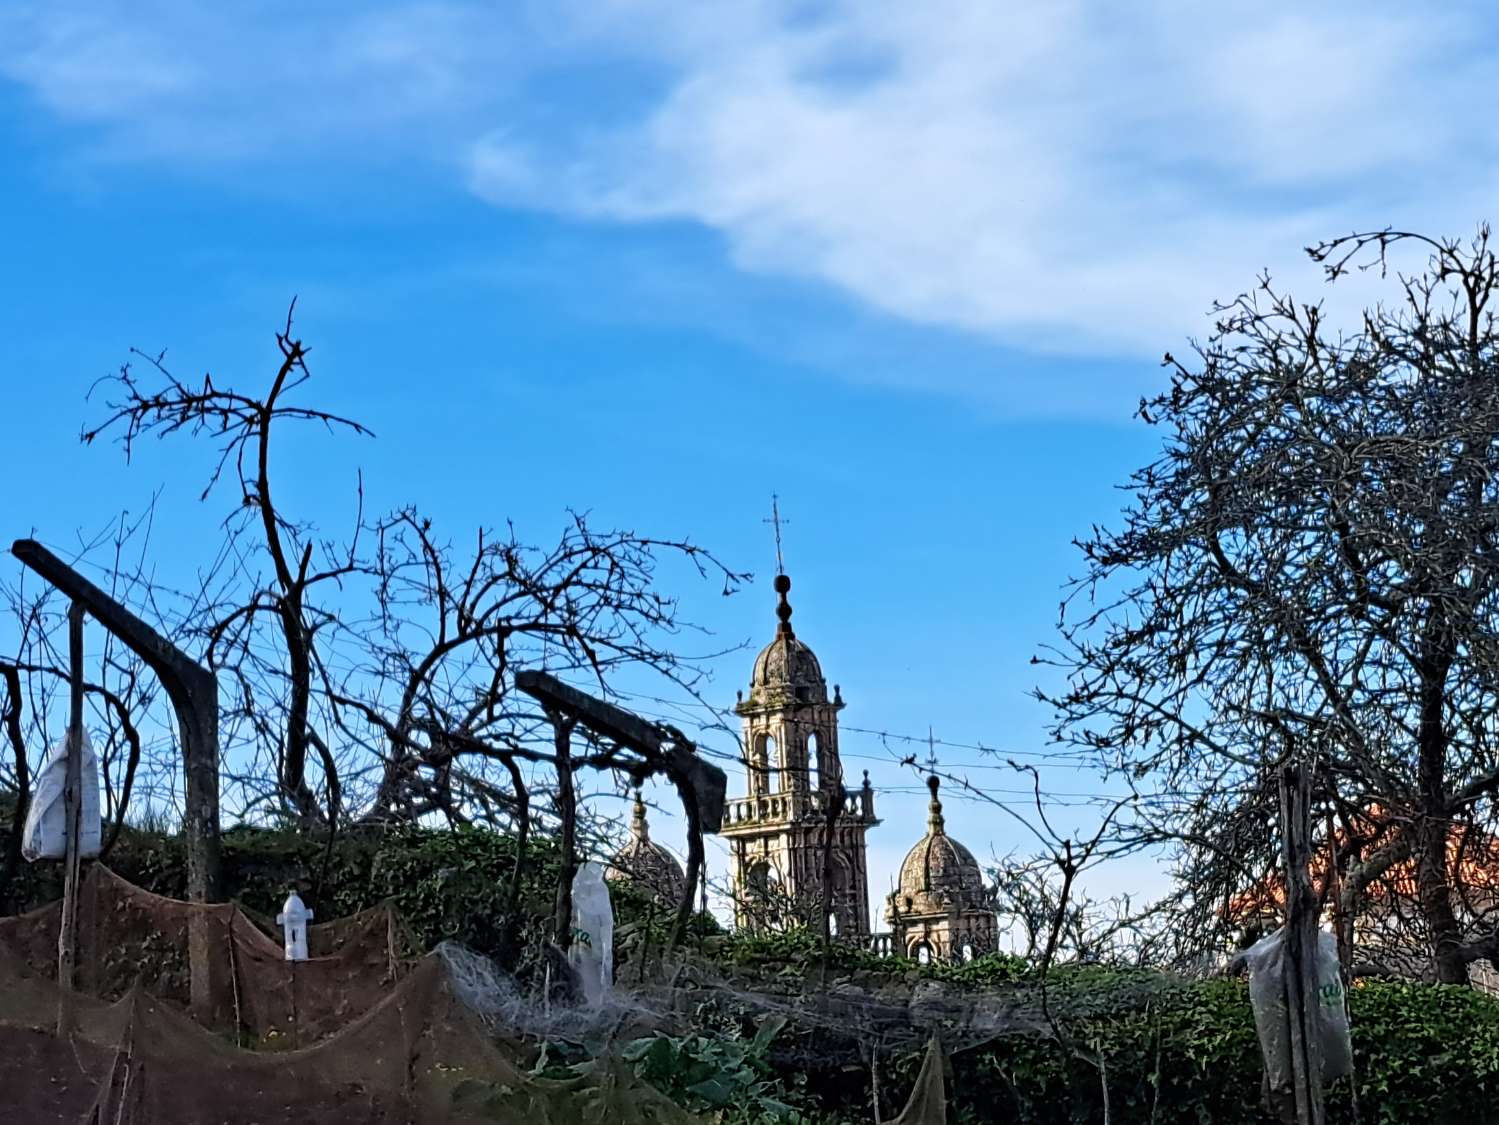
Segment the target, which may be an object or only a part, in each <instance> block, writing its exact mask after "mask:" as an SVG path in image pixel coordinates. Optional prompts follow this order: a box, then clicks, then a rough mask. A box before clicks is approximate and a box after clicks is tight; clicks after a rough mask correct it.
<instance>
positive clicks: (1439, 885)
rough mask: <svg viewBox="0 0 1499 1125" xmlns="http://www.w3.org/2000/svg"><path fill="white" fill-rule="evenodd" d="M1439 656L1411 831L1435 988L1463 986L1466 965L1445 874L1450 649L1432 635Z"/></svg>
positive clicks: (1429, 692) (1429, 671)
mask: <svg viewBox="0 0 1499 1125" xmlns="http://www.w3.org/2000/svg"><path fill="white" fill-rule="evenodd" d="M1436 644H1437V646H1438V651H1439V652H1443V654H1444V655H1442V656H1441V657H1440V658H1438V659H1436V660H1432V661H1428V662H1427V664H1426V667H1425V668H1424V669H1423V673H1424V674H1423V676H1422V685H1421V727H1420V733H1419V740H1420V742H1419V746H1418V753H1419V760H1418V762H1417V782H1418V785H1419V795H1418V800H1419V802H1420V807H1419V810H1418V812H1417V821H1416V826H1415V832H1416V848H1415V859H1416V892H1417V898H1418V900H1419V902H1420V909H1421V917H1422V919H1423V920H1424V921H1425V923H1426V928H1427V933H1428V934H1429V935H1430V939H1431V953H1432V966H1433V968H1434V969H1435V972H1436V979H1437V981H1438V983H1441V984H1467V983H1468V967H1467V965H1466V963H1465V962H1464V961H1463V958H1462V944H1463V942H1462V934H1461V932H1460V931H1459V928H1458V924H1457V918H1456V916H1455V915H1454V914H1453V910H1452V883H1451V878H1450V874H1449V872H1448V870H1447V834H1448V831H1449V828H1450V821H1449V820H1448V818H1447V791H1446V785H1445V783H1444V782H1445V775H1446V769H1447V729H1446V726H1445V724H1444V723H1443V709H1444V707H1445V705H1446V686H1447V673H1448V671H1449V670H1450V668H1451V666H1452V660H1451V657H1450V656H1448V655H1445V652H1446V650H1447V649H1448V648H1449V647H1450V646H1449V645H1448V644H1447V643H1446V640H1445V638H1444V637H1442V636H1441V635H1440V634H1439V635H1438V640H1437V642H1436Z"/></svg>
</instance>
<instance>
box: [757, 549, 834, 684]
mask: <svg viewBox="0 0 1499 1125" xmlns="http://www.w3.org/2000/svg"><path fill="white" fill-rule="evenodd" d="M775 589H776V593H778V594H779V595H780V596H781V602H780V605H778V606H777V607H776V616H777V617H778V618H779V619H780V620H779V623H778V624H777V625H776V635H775V637H774V638H773V639H772V640H771V642H770V644H768V645H766V646H765V647H764V648H763V649H761V650H760V655H759V656H757V657H755V667H754V670H753V671H752V672H751V673H750V696H749V704H750V706H752V707H779V706H784V705H785V704H788V703H826V702H827V701H828V685H827V681H826V680H824V679H823V678H822V665H821V664H819V663H818V661H817V656H816V654H814V653H813V652H812V650H811V649H810V648H808V647H807V645H806V644H805V643H804V642H803V641H801V640H800V639H799V638H798V637H797V635H796V633H795V632H793V631H792V628H791V603H790V602H789V601H788V600H787V598H786V595H787V594H788V593H789V592H790V590H791V579H790V578H788V577H787V576H786V575H784V574H778V575H776V580H775Z"/></svg>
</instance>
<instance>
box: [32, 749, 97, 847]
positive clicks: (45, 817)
mask: <svg viewBox="0 0 1499 1125" xmlns="http://www.w3.org/2000/svg"><path fill="white" fill-rule="evenodd" d="M78 777H79V782H80V784H81V786H82V789H83V805H82V807H81V809H80V810H79V817H78V854H79V856H80V857H82V858H84V859H87V858H88V857H90V856H96V855H98V854H99V847H100V844H101V840H100V835H101V833H100V831H99V764H98V762H97V761H96V760H95V759H94V748H93V746H91V745H90V744H89V740H88V732H87V731H85V732H84V735H83V754H82V757H81V760H80V762H79V771H78ZM67 781H68V738H67V735H64V736H63V737H62V740H61V741H60V742H54V743H53V744H52V748H51V749H50V750H48V751H47V760H46V762H45V763H44V764H43V765H42V768H41V770H40V771H39V772H38V773H37V776H36V785H35V787H34V788H33V789H32V791H31V804H30V805H29V806H28V807H27V809H26V824H25V827H24V828H23V829H22V831H21V854H22V855H23V856H25V857H26V858H27V860H29V861H32V862H35V861H36V860H39V859H65V858H66V857H67V854H68V820H67V811H66V807H65V804H64V800H63V790H64V789H65V788H66V786H67Z"/></svg>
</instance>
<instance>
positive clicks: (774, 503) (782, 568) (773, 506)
mask: <svg viewBox="0 0 1499 1125" xmlns="http://www.w3.org/2000/svg"><path fill="white" fill-rule="evenodd" d="M760 522H761V523H768V524H771V525H772V526H774V528H775V532H776V573H777V574H785V573H786V564H785V561H784V560H783V559H782V558H781V524H783V523H790V522H791V521H790V520H783V519H782V518H781V498H780V497H779V496H777V495H776V494H775V493H774V492H772V493H771V494H770V519H768V520H761V521H760Z"/></svg>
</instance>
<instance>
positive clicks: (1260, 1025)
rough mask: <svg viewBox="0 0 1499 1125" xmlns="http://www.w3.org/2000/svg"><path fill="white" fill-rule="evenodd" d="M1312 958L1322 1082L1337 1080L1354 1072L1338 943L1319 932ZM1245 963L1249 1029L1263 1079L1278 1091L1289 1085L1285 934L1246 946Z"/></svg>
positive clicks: (1289, 1060)
mask: <svg viewBox="0 0 1499 1125" xmlns="http://www.w3.org/2000/svg"><path fill="white" fill-rule="evenodd" d="M1315 958H1316V962H1315V969H1316V980H1317V992H1316V995H1315V996H1313V997H1309V998H1308V1001H1309V1002H1310V1003H1311V1004H1313V1005H1314V1020H1315V1022H1314V1026H1315V1027H1316V1028H1317V1030H1318V1036H1319V1040H1320V1046H1321V1054H1322V1077H1323V1078H1329V1079H1330V1078H1340V1077H1342V1076H1343V1075H1345V1074H1352V1073H1353V1039H1352V1036H1351V1034H1350V1032H1349V1027H1348V1007H1347V1003H1346V997H1345V996H1344V990H1343V975H1342V971H1341V967H1340V966H1339V964H1338V943H1337V939H1335V938H1334V937H1333V935H1332V934H1330V933H1327V932H1326V931H1318V933H1317V951H1316V954H1315ZM1244 963H1245V964H1246V965H1247V966H1248V968H1249V1003H1250V1005H1251V1006H1252V1007H1253V1009H1254V1026H1255V1030H1256V1031H1257V1032H1258V1033H1259V1039H1260V1048H1261V1050H1262V1051H1263V1052H1264V1055H1265V1077H1266V1079H1267V1080H1268V1081H1269V1084H1270V1086H1271V1087H1272V1088H1274V1089H1282V1088H1285V1087H1288V1086H1290V1085H1291V1081H1292V1069H1291V1022H1290V1016H1289V1013H1288V1011H1287V1009H1286V969H1287V965H1286V940H1285V930H1284V929H1279V930H1276V931H1275V932H1274V933H1272V934H1268V935H1267V936H1265V937H1263V938H1261V939H1260V940H1259V941H1257V942H1256V943H1255V944H1254V945H1252V946H1250V948H1249V950H1248V951H1247V952H1246V953H1245V954H1244Z"/></svg>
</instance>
